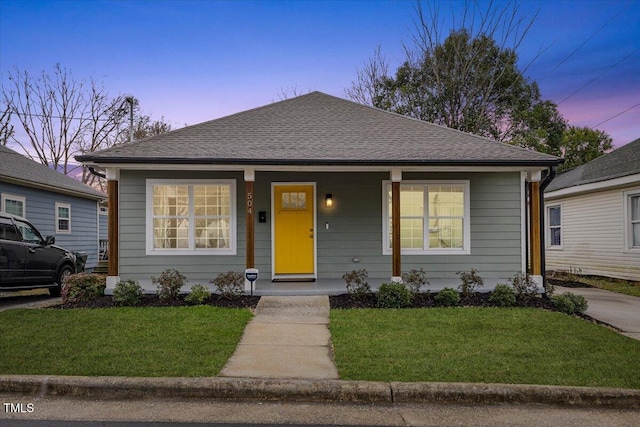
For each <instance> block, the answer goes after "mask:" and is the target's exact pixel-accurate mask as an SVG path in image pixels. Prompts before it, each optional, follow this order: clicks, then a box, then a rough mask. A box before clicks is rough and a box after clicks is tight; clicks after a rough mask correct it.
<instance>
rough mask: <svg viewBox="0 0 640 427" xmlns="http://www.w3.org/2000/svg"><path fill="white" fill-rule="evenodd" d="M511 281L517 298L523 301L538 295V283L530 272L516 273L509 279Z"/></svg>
mask: <svg viewBox="0 0 640 427" xmlns="http://www.w3.org/2000/svg"><path fill="white" fill-rule="evenodd" d="M509 283H511V286H513V290H514V292H515V294H516V298H517V299H518V300H520V301H523V302H529V301H531V300H532V299H534V298H535V297H536V296H537V295H538V285H536V283H535V282H534V281H533V279H532V277H531V276H530V275H528V274H523V273H516V274H515V275H514V276H513V277H512V278H510V279H509Z"/></svg>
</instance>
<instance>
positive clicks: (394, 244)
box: [391, 169, 402, 282]
mask: <svg viewBox="0 0 640 427" xmlns="http://www.w3.org/2000/svg"><path fill="white" fill-rule="evenodd" d="M400 181H402V171H401V170H399V169H393V170H391V254H392V255H391V258H392V264H393V265H392V277H391V281H392V282H400V281H402V258H401V254H400V251H401V247H400Z"/></svg>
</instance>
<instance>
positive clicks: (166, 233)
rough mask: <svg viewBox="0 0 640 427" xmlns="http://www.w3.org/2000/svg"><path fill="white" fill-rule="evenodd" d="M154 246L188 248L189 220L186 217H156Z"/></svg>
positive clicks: (154, 221)
mask: <svg viewBox="0 0 640 427" xmlns="http://www.w3.org/2000/svg"><path fill="white" fill-rule="evenodd" d="M153 247H154V248H156V249H187V248H188V247H189V220H188V219H186V218H156V219H154V220H153Z"/></svg>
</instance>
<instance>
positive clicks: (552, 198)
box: [545, 139, 640, 281]
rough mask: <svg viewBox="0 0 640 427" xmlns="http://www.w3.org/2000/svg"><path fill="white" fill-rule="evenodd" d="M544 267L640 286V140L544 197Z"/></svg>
mask: <svg viewBox="0 0 640 427" xmlns="http://www.w3.org/2000/svg"><path fill="white" fill-rule="evenodd" d="M545 209H546V215H545V228H546V239H545V241H546V245H547V247H546V268H547V270H565V271H566V270H569V269H570V268H572V269H580V270H581V273H582V274H589V275H597V276H607V277H615V278H620V279H627V280H635V281H640V139H637V140H635V141H633V142H631V143H629V144H627V145H625V146H622V147H620V148H618V149H617V150H615V151H612V152H611V153H608V154H605V155H604V156H602V157H599V158H597V159H594V160H592V161H590V162H589V163H586V164H584V165H581V166H579V167H577V168H575V169H572V170H570V171H567V172H564V173H561V174H559V175H558V176H557V177H556V178H555V179H554V180H553V181H552V182H551V184H550V185H549V187H547V189H546V192H545Z"/></svg>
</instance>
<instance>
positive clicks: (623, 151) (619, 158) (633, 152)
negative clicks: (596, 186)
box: [546, 138, 640, 193]
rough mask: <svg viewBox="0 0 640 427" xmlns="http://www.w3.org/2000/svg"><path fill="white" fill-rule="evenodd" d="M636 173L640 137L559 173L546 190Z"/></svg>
mask: <svg viewBox="0 0 640 427" xmlns="http://www.w3.org/2000/svg"><path fill="white" fill-rule="evenodd" d="M634 174H640V138H639V139H636V140H635V141H633V142H630V143H628V144H627V145H623V146H622V147H620V148H618V149H617V150H614V151H612V152H610V153H607V154H605V155H603V156H600V157H598V158H596V159H593V160H591V161H590V162H588V163H585V164H584V165H580V166H578V167H577V168H574V169H571V170H569V171H566V172H563V173H560V174H558V175H557V176H556V177H555V179H554V180H553V181H551V184H549V186H548V187H547V189H546V192H547V193H549V192H551V191H556V190H561V189H563V188H568V187H573V186H576V185H583V184H591V183H594V182H600V181H606V180H609V179H614V178H620V177H623V176H628V175H634Z"/></svg>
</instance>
